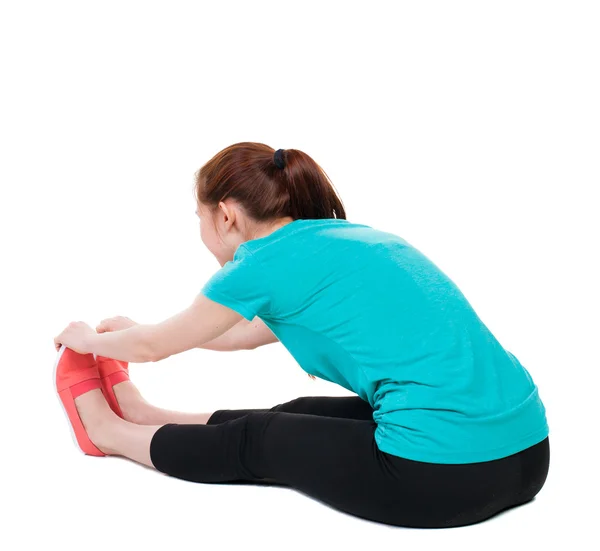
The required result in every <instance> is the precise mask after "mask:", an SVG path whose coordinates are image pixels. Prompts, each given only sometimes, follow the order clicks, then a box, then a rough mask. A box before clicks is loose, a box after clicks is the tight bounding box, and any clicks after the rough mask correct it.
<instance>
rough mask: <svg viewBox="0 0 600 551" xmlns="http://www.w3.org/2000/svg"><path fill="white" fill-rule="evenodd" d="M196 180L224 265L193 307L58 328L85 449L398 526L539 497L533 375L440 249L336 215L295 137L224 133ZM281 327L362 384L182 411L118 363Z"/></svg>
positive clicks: (331, 197)
mask: <svg viewBox="0 0 600 551" xmlns="http://www.w3.org/2000/svg"><path fill="white" fill-rule="evenodd" d="M195 192H196V199H197V211H196V214H197V215H198V216H199V218H200V225H201V230H200V231H201V237H202V241H203V242H204V244H205V245H206V246H207V248H208V249H209V250H210V252H211V253H212V254H213V255H214V256H215V257H216V258H217V259H218V261H219V263H220V265H221V269H220V270H219V271H217V272H216V273H215V274H214V276H213V277H212V278H211V279H210V280H209V281H208V282H207V283H206V284H205V285H204V287H203V288H202V290H201V293H200V294H199V295H198V296H197V297H196V299H195V300H194V302H193V303H192V304H191V305H190V306H189V308H187V309H186V310H184V311H183V312H181V313H179V314H177V315H175V316H173V317H171V318H169V319H167V320H166V321H164V322H162V323H159V324H153V325H149V324H135V323H133V322H131V321H130V320H128V319H126V318H118V319H117V320H116V325H115V324H114V323H113V322H111V321H110V320H109V321H108V322H106V323H103V324H101V325H100V326H99V327H98V328H97V332H96V331H94V330H93V329H92V328H91V327H89V326H88V325H86V324H85V323H82V322H76V323H71V324H70V325H69V326H68V327H67V328H66V329H65V330H64V331H63V332H62V333H61V334H60V335H58V336H57V337H56V338H55V339H54V342H55V346H56V347H57V348H60V353H59V358H58V359H57V389H58V391H59V395H60V397H61V399H62V401H63V404H64V405H65V409H66V410H67V413H68V415H69V419H70V421H71V423H72V426H73V429H74V430H75V433H76V436H77V437H78V441H79V442H80V446H81V447H82V449H83V450H84V451H86V453H91V454H95V455H104V454H114V455H121V456H125V457H129V458H131V459H133V460H135V461H137V462H139V463H142V464H144V465H147V466H150V467H154V468H156V469H157V470H159V471H161V472H163V473H166V474H169V475H172V476H175V477H179V478H182V479H186V480H190V481H195V482H205V483H211V482H218V483H224V482H233V481H240V480H244V481H250V482H255V483H264V482H271V483H277V484H282V485H286V486H289V487H292V488H296V489H298V490H300V491H303V492H304V493H306V494H308V495H310V496H312V497H314V498H316V499H319V500H321V501H323V502H326V503H328V504H329V505H331V506H333V507H336V508H338V509H339V510H343V511H346V512H348V513H351V514H353V515H356V516H358V517H362V518H367V519H371V520H374V521H378V522H382V523H386V524H392V525H398V526H409V527H422V528H423V527H432V528H433V527H453V526H463V525H467V524H473V523H476V522H480V521H482V520H485V519H487V518H489V517H491V516H493V515H495V514H496V513H498V512H499V511H502V510H504V509H507V508H509V507H514V506H516V505H518V504H522V503H526V502H528V501H530V500H532V499H533V498H534V496H535V495H536V494H537V493H538V492H539V491H540V489H541V488H542V486H543V484H544V482H545V480H546V476H547V473H548V468H549V442H548V432H549V429H548V424H547V421H546V416H545V408H544V405H543V403H542V401H541V399H540V396H539V394H538V389H537V386H536V385H535V384H534V382H533V381H532V378H531V376H530V374H529V373H528V372H527V370H526V369H525V368H524V367H523V366H522V365H521V364H520V362H519V361H518V360H517V358H516V357H515V356H514V355H513V354H511V353H510V352H508V351H507V350H505V349H504V348H503V347H502V346H501V345H500V343H499V342H498V341H497V340H496V339H495V338H494V336H493V335H492V334H491V333H490V331H489V330H488V329H487V327H486V326H485V325H484V323H483V322H482V321H481V320H480V319H479V317H478V316H477V314H476V313H475V312H474V311H473V309H472V307H471V305H470V304H469V302H468V301H467V300H466V298H465V297H464V296H463V294H462V293H461V292H460V290H459V289H458V288H457V287H456V285H455V284H454V283H453V282H452V281H451V280H450V279H449V278H448V277H447V276H446V275H445V274H444V273H443V272H442V271H441V270H440V269H439V268H437V266H436V265H435V264H434V263H433V262H431V261H430V260H429V259H428V258H427V257H426V256H425V255H423V254H422V253H421V252H419V251H418V250H417V249H416V248H415V247H413V246H411V245H410V244H409V243H408V242H407V241H405V240H404V239H402V238H401V237H398V236H396V235H394V234H391V233H386V232H382V231H378V230H376V229H374V228H372V227H370V226H367V225H364V224H357V223H352V222H349V221H348V220H346V214H345V211H344V207H343V206H342V203H341V201H340V200H339V198H338V197H337V195H336V193H335V191H334V189H333V186H332V185H331V183H330V181H329V179H328V177H327V175H326V174H325V172H324V171H323V170H322V169H321V167H320V166H319V165H317V164H316V163H315V162H314V161H313V159H312V158H311V157H309V156H308V155H306V154H305V153H303V152H302V151H299V150H295V149H287V150H281V149H280V150H277V151H275V152H274V150H273V149H272V148H270V147H268V146H266V145H264V144H260V143H247V142H244V143H238V144H235V145H232V146H230V147H227V148H226V149H224V150H223V151H221V152H219V153H218V154H217V155H216V156H215V157H214V158H213V159H211V160H210V161H209V162H208V163H207V164H206V165H204V166H203V167H202V168H201V169H200V170H199V172H198V173H197V175H196V186H195ZM277 340H279V341H280V342H281V343H282V344H283V345H284V346H285V347H286V348H287V349H288V350H289V352H290V353H291V354H292V355H293V357H294V358H295V359H296V360H297V362H298V363H299V364H300V366H301V367H302V368H303V369H304V370H305V371H306V372H308V373H309V374H310V375H311V376H315V377H320V378H322V379H325V380H328V381H331V382H334V383H337V384H339V385H341V386H343V387H344V388H346V389H348V390H350V391H352V392H354V393H355V394H356V395H355V396H344V397H322V396H314V397H301V398H298V399H296V400H292V401H291V402H287V403H283V404H279V405H276V406H274V407H271V408H270V409H244V410H226V409H224V410H218V411H216V412H213V413H203V414H197V415H194V414H189V413H178V412H172V411H166V410H162V409H158V408H154V407H152V406H151V405H150V404H148V403H147V402H145V401H144V400H143V399H142V398H141V396H140V395H139V392H137V390H136V388H135V387H134V386H133V385H132V383H131V381H129V378H128V375H127V365H128V362H136V363H143V362H148V361H152V362H155V361H159V360H161V359H163V358H167V357H169V356H171V355H173V354H178V353H180V352H184V351H185V350H190V349H192V348H195V347H203V348H211V349H215V350H235V349H240V348H245V349H250V348H256V347H258V346H261V345H264V344H267V343H272V342H276V341H277ZM61 345H62V346H61ZM66 347H68V348H66ZM65 350H66V352H67V353H66V354H62V352H63V351H65ZM109 403H110V406H109Z"/></svg>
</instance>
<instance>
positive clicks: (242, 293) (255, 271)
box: [200, 255, 269, 321]
mask: <svg viewBox="0 0 600 551" xmlns="http://www.w3.org/2000/svg"><path fill="white" fill-rule="evenodd" d="M200 293H201V294H203V295H205V296H206V297H208V298H209V299H211V300H213V301H215V302H218V303H219V304H222V305H223V306H227V307H228V308H231V309H232V310H235V311H236V312H238V313H239V314H241V315H242V316H244V317H245V318H246V319H247V320H249V321H252V320H253V319H254V317H255V316H261V315H262V314H267V312H268V309H269V296H268V292H267V287H266V285H265V274H264V270H262V269H261V266H260V264H258V262H257V261H256V259H255V258H254V257H253V256H251V255H248V256H244V257H242V258H239V259H234V260H230V261H228V262H226V263H225V264H224V265H223V266H222V267H221V269H220V270H219V271H218V272H216V273H215V274H214V275H213V276H212V277H211V278H210V279H209V280H208V281H207V282H206V283H205V285H204V287H202V289H201V291H200Z"/></svg>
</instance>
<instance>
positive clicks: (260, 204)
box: [195, 142, 346, 222]
mask: <svg viewBox="0 0 600 551" xmlns="http://www.w3.org/2000/svg"><path fill="white" fill-rule="evenodd" d="M274 153H275V150H274V149H273V148H272V147H269V146H268V145H265V144H262V143H256V142H240V143H236V144H233V145H230V146H229V147H226V148H225V149H223V150H222V151H219V153H217V154H216V155H215V156H214V157H213V158H212V159H211V160H210V161H208V162H207V163H206V164H205V165H204V166H203V167H202V168H200V170H198V171H197V172H196V175H195V176H196V179H195V195H196V199H197V200H198V201H199V202H200V203H202V204H203V205H206V206H208V207H209V208H210V209H212V208H216V207H217V205H218V204H219V202H220V201H223V200H225V199H226V198H228V197H231V198H233V199H235V200H236V201H237V202H238V203H239V204H240V205H241V207H242V208H243V209H244V211H245V212H246V214H247V215H248V216H249V217H250V218H252V219H253V220H255V221H257V222H270V221H273V220H276V219H278V218H283V217H285V216H291V217H292V218H293V219H294V220H297V219H302V218H304V219H310V218H312V219H315V218H346V211H345V209H344V206H343V204H342V201H341V200H340V198H339V197H338V195H337V194H336V192H335V189H334V187H333V184H332V183H331V180H330V179H329V177H328V176H327V174H326V173H325V171H324V170H323V169H322V168H321V167H320V166H319V165H318V164H317V163H316V162H315V161H314V160H313V159H312V158H311V157H310V156H309V155H307V154H306V153H304V152H303V151H300V150H299V149H284V150H283V159H284V162H285V166H284V168H278V167H277V166H276V165H275V162H274V159H273V154H274Z"/></svg>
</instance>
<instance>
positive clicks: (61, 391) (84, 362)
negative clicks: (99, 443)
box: [54, 345, 106, 456]
mask: <svg viewBox="0 0 600 551" xmlns="http://www.w3.org/2000/svg"><path fill="white" fill-rule="evenodd" d="M54 380H55V383H56V391H57V392H58V396H59V398H60V401H61V402H62V405H63V407H64V410H65V413H66V414H67V418H68V420H69V427H70V429H71V436H73V440H74V441H75V442H76V443H77V444H78V445H79V448H80V449H81V451H82V452H83V453H85V454H87V455H96V456H104V455H106V454H105V453H103V452H101V451H100V450H99V449H98V448H97V447H96V446H94V444H93V443H92V441H91V440H90V439H89V437H88V435H87V432H86V430H85V428H84V426H83V423H82V422H81V417H79V413H78V411H77V407H75V398H77V396H80V395H81V394H84V393H85V392H88V391H90V390H93V389H95V388H99V389H102V385H101V383H100V375H99V373H98V368H97V366H96V360H94V355H93V354H78V353H77V352H75V351H74V350H71V349H70V348H67V347H66V346H65V345H62V346H61V347H60V350H59V351H58V357H57V358H56V363H55V364H54Z"/></svg>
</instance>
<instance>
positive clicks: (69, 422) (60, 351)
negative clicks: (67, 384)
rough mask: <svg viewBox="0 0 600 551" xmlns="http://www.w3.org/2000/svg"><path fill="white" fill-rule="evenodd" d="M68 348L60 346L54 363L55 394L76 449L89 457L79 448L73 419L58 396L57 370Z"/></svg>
mask: <svg viewBox="0 0 600 551" xmlns="http://www.w3.org/2000/svg"><path fill="white" fill-rule="evenodd" d="M66 348H67V347H66V346H65V345H64V344H62V345H61V346H60V349H59V350H58V353H57V356H56V361H55V362H54V368H53V369H52V385H53V386H54V393H55V394H56V398H57V399H58V402H59V403H60V409H61V410H62V412H63V414H64V416H65V419H66V420H67V425H68V427H69V432H70V433H71V438H72V439H73V443H74V444H75V447H76V448H77V449H78V450H79V452H80V453H82V454H83V455H88V454H87V453H85V452H84V451H83V450H82V449H81V447H80V446H79V442H77V437H76V436H75V431H74V430H73V425H72V424H71V419H69V415H68V413H67V410H66V409H65V405H64V404H63V403H62V400H61V399H60V396H59V395H58V390H57V388H56V370H57V369H58V363H59V362H60V358H61V357H62V355H63V352H64V351H65V349H66ZM94 359H96V354H94Z"/></svg>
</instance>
